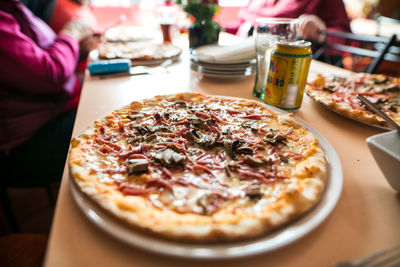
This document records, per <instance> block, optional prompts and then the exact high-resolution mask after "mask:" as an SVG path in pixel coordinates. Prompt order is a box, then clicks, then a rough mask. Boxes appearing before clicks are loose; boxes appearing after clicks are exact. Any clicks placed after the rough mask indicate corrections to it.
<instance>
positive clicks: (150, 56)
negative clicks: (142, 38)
mask: <svg viewBox="0 0 400 267" xmlns="http://www.w3.org/2000/svg"><path fill="white" fill-rule="evenodd" d="M98 53H99V58H100V59H107V60H108V59H121V58H123V59H130V60H131V61H132V63H135V62H140V61H147V62H150V61H162V60H166V59H174V58H177V57H178V56H179V55H180V54H181V53H182V49H180V48H179V47H177V46H175V45H173V44H156V43H151V42H114V43H102V44H100V45H99V47H98Z"/></svg>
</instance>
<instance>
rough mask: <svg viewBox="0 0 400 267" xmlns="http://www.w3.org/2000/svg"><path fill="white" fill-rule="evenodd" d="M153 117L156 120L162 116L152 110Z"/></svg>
mask: <svg viewBox="0 0 400 267" xmlns="http://www.w3.org/2000/svg"><path fill="white" fill-rule="evenodd" d="M153 115H154V118H155V119H156V120H157V121H158V120H161V119H162V116H161V114H160V113H158V112H154V114H153Z"/></svg>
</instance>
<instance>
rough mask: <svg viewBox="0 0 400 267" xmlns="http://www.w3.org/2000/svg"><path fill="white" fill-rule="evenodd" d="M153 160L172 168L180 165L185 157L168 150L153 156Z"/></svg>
mask: <svg viewBox="0 0 400 267" xmlns="http://www.w3.org/2000/svg"><path fill="white" fill-rule="evenodd" d="M154 160H155V161H157V162H159V163H161V164H162V165H164V166H166V167H173V166H177V165H182V164H183V163H184V162H185V160H186V157H185V156H182V155H181V154H179V153H176V152H175V151H174V150H172V149H169V148H168V149H166V150H164V151H162V152H160V153H157V154H155V155H154Z"/></svg>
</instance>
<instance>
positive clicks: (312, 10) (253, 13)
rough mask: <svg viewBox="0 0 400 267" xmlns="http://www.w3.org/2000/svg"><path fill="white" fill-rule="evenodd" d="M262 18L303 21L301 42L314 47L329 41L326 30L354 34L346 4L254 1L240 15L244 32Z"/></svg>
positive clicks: (321, 0)
mask: <svg viewBox="0 0 400 267" xmlns="http://www.w3.org/2000/svg"><path fill="white" fill-rule="evenodd" d="M259 17H279V18H299V36H300V38H302V39H306V40H310V41H313V42H314V43H322V42H324V41H325V34H324V33H325V31H326V30H337V31H344V32H350V31H351V30H350V20H349V18H348V16H347V13H346V10H345V6H344V4H343V0H250V2H249V3H248V5H247V6H246V7H243V8H242V9H241V10H240V11H239V13H238V18H239V20H240V22H241V24H242V25H243V26H241V28H244V27H245V26H244V25H245V24H254V22H255V19H256V18H259ZM245 22H246V23H245ZM239 31H240V29H239ZM328 41H329V40H328Z"/></svg>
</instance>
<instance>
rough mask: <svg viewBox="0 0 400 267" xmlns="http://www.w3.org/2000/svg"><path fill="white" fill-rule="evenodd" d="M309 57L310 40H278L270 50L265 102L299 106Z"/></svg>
mask: <svg viewBox="0 0 400 267" xmlns="http://www.w3.org/2000/svg"><path fill="white" fill-rule="evenodd" d="M311 58H312V52H311V43H310V42H307V41H303V40H301V41H296V42H278V43H277V44H276V47H275V48H274V50H272V52H271V59H270V64H269V70H268V77H267V85H266V86H265V94H264V101H265V103H267V104H270V105H273V106H276V107H279V108H282V109H289V110H294V109H298V108H300V106H301V102H302V100H303V94H304V88H305V84H306V80H307V75H308V70H309V68H310V63H311Z"/></svg>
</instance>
